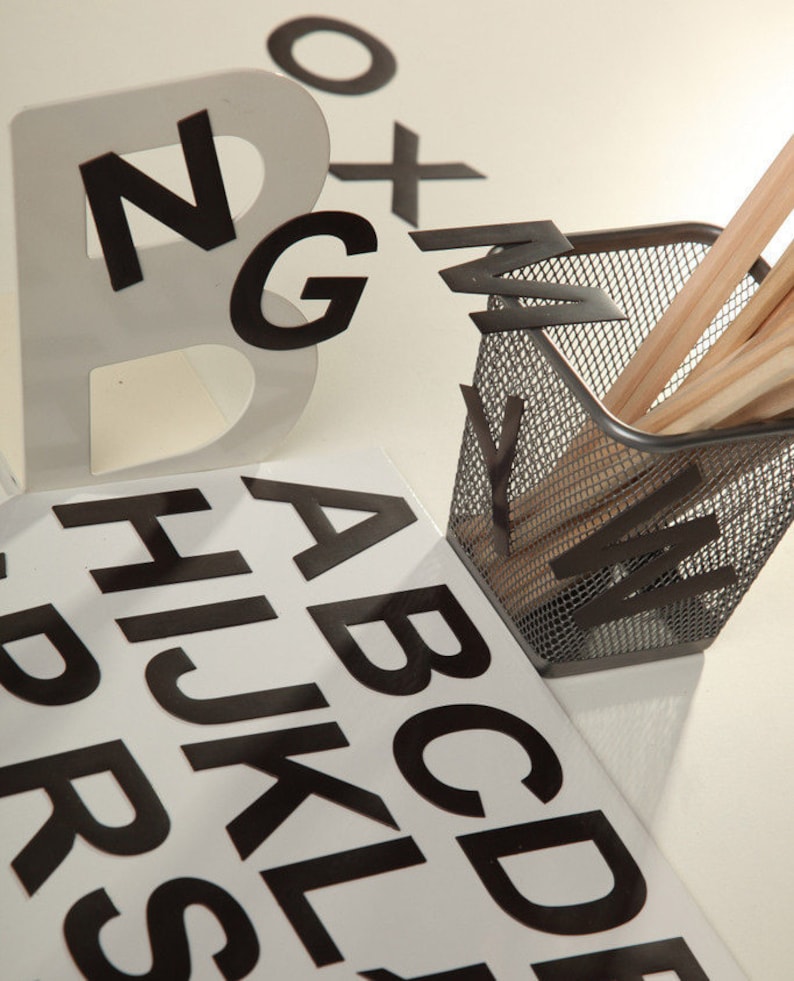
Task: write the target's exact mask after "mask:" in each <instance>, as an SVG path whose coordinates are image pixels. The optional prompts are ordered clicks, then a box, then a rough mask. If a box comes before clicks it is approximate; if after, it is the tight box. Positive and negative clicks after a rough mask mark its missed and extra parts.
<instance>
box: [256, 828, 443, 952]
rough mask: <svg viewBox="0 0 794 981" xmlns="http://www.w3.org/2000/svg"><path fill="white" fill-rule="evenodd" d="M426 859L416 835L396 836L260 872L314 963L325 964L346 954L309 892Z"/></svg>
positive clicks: (421, 862) (395, 869)
mask: <svg viewBox="0 0 794 981" xmlns="http://www.w3.org/2000/svg"><path fill="white" fill-rule="evenodd" d="M425 861H426V859H425V857H424V855H423V854H422V852H421V851H420V850H419V848H418V846H417V845H416V843H415V842H414V840H413V838H397V839H395V840H394V841H387V842H383V843H382V844H377V845H366V846H365V847H363V848H354V849H351V850H349V851H345V852H337V853H336V854H334V855H324V856H323V857H321V858H312V859H309V860H308V861H305V862H295V863H294V864H292V865H283V866H281V867H280V868H275V869H268V870H267V871H265V872H262V873H261V875H262V878H263V879H264V880H265V882H266V883H267V886H268V888H269V889H270V891H271V892H272V893H273V895H274V896H275V897H276V901H277V902H278V904H279V906H280V907H281V909H282V910H283V911H284V914H285V916H286V917H287V919H288V920H289V921H290V923H291V924H292V928H293V929H294V930H295V932H296V933H297V934H298V936H299V937H300V940H301V943H302V944H303V946H304V947H305V948H306V950H307V951H308V952H309V955H310V956H311V958H312V960H313V961H314V963H315V964H316V965H317V967H324V966H325V965H326V964H335V963H337V962H338V961H343V960H344V956H343V955H342V953H341V951H340V950H339V948H338V947H337V946H336V944H335V943H334V941H333V939H332V938H331V935H330V934H329V933H328V931H327V930H326V929H325V926H324V925H323V923H322V921H321V920H320V918H319V916H318V915H317V914H316V913H315V912H314V910H313V909H312V907H311V904H310V903H309V901H308V899H307V898H306V893H307V892H311V891H312V890H314V889H323V888H324V887H325V886H335V885H340V884H341V883H343V882H353V881H355V880H356V879H364V878H367V877H369V876H373V875H382V874H383V873H385V872H395V871H397V870H398V869H407V868H410V867H411V866H414V865H421V864H423V863H424V862H425Z"/></svg>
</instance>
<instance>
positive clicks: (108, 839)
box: [0, 740, 170, 896]
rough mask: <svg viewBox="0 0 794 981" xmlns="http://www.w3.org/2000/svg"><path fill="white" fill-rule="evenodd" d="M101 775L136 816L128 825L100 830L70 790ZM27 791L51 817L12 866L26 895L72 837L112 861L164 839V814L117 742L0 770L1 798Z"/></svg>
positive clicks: (40, 882) (41, 880) (46, 874)
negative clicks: (40, 798) (41, 797)
mask: <svg viewBox="0 0 794 981" xmlns="http://www.w3.org/2000/svg"><path fill="white" fill-rule="evenodd" d="M106 771H107V772H109V773H110V774H112V776H113V777H114V778H115V780H116V782H117V783H118V785H119V788H120V789H121V791H122V792H123V793H124V795H125V796H126V798H127V800H128V801H129V802H130V804H131V805H132V808H133V810H134V811H135V817H134V818H133V819H132V821H130V823H129V824H126V825H122V826H120V827H111V826H109V825H105V824H100V822H99V821H97V820H96V818H95V817H94V816H93V815H92V814H91V812H90V811H89V810H88V808H87V807H86V806H85V804H84V803H83V801H82V800H81V798H80V796H79V794H78V793H77V791H76V790H75V788H74V786H73V784H72V781H73V780H76V779H78V778H79V777H85V776H89V775H91V774H96V773H103V772H106ZM30 790H43V791H44V792H45V793H46V794H47V796H48V797H49V798H50V801H51V802H52V814H51V815H50V817H49V818H48V819H47V821H46V822H45V823H44V824H43V825H42V827H41V828H40V829H39V830H38V831H37V832H36V834H35V835H34V836H33V838H31V840H30V841H29V842H28V843H27V845H25V847H24V848H23V849H22V851H21V852H20V853H19V854H18V855H17V856H16V858H15V859H14V860H13V861H12V863H11V865H12V867H13V869H14V871H15V872H16V874H17V876H18V877H19V880H20V882H21V883H22V885H23V886H24V887H25V889H26V891H27V893H28V895H31V896H32V895H33V894H34V893H35V892H36V890H37V889H38V888H39V887H40V886H41V885H43V883H44V882H46V881H47V879H48V878H49V877H50V876H51V875H52V873H53V872H54V871H55V870H56V869H57V868H58V866H59V865H60V864H61V863H62V862H63V860H64V859H65V858H66V856H67V855H68V854H69V852H70V851H71V850H72V846H73V845H74V842H75V839H76V838H77V837H81V838H83V839H84V840H85V841H87V842H88V843H89V844H91V845H93V846H94V847H95V848H98V849H100V851H103V852H107V853H108V854H111V855H140V854H142V853H143V852H149V851H152V850H153V849H155V848H157V847H158V845H161V844H162V843H163V842H164V841H165V839H166V838H167V836H168V831H169V827H170V822H169V819H168V814H167V813H166V811H165V808H164V807H163V805H162V804H161V802H160V799H159V798H158V796H157V794H156V793H155V790H154V788H153V787H152V785H151V784H150V783H149V781H148V780H147V779H146V776H145V775H144V773H143V771H142V770H141V768H140V767H139V766H138V764H137V762H136V761H135V758H134V757H133V756H132V754H131V753H130V751H129V750H128V749H127V747H126V746H125V745H124V743H123V742H122V741H121V740H114V741H113V742H108V743H101V744H99V745H96V746H87V747H85V748H83V749H75V750H69V751H67V752H65V753H56V754H54V755H53V756H44V757H41V758H40V759H37V760H29V761H28V762H25V763H14V764H12V765H11V766H4V767H2V768H0V797H9V796H11V795H13V794H23V793H26V792H27V791H30Z"/></svg>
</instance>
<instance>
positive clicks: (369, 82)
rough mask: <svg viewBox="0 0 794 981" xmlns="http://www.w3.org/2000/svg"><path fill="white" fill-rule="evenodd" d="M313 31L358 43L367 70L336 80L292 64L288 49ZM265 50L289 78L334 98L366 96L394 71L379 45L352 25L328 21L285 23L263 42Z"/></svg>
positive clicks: (388, 53) (388, 54)
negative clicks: (364, 53)
mask: <svg viewBox="0 0 794 981" xmlns="http://www.w3.org/2000/svg"><path fill="white" fill-rule="evenodd" d="M316 31H332V32H333V33H335V34H344V35H345V37H349V38H352V39H353V40H354V41H358V42H359V43H360V44H362V45H363V46H364V47H365V48H366V49H367V51H368V52H369V54H370V57H371V59H372V63H371V64H370V66H369V68H368V69H367V70H366V71H365V72H363V73H362V74H361V75H357V76H355V77H354V78H338V79H337V78H327V77H326V76H324V75H316V74H315V73H314V72H310V71H309V70H308V69H307V68H304V67H303V65H301V64H300V63H299V62H298V61H297V60H296V58H295V55H294V54H293V53H292V49H293V48H294V46H295V43H296V42H297V41H300V40H301V38H304V37H306V35H307V34H314V33H315V32H316ZM267 50H268V51H269V52H270V57H271V58H272V59H273V61H275V63H276V64H277V65H278V66H279V68H282V69H283V70H284V71H285V72H288V73H289V74H290V75H292V77H293V78H297V79H298V81H299V82H303V83H304V85H311V86H313V87H314V88H317V89H322V91H323V92H333V93H335V94H336V95H366V93H368V92H375V91H377V89H382V88H383V86H384V85H387V84H388V83H389V82H390V81H391V80H392V78H393V77H394V73H395V72H396V71H397V62H396V61H395V60H394V55H393V54H392V53H391V51H390V50H389V49H388V48H387V47H386V45H385V44H383V42H382V41H379V40H378V39H377V38H376V37H373V36H372V35H371V34H367V32H366V31H362V30H361V28H359V27H355V26H354V25H353V24H347V23H346V22H345V21H343V20H335V19H334V18H332V17H296V18H295V19H294V20H289V21H287V23H286V24H282V25H281V26H280V27H277V28H276V30H275V31H273V33H272V34H271V35H270V37H269V38H268V39H267Z"/></svg>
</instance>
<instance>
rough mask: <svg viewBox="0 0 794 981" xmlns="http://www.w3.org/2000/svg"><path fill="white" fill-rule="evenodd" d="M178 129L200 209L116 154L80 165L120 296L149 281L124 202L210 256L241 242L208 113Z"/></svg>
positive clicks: (180, 124) (181, 122)
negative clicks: (236, 237) (142, 266)
mask: <svg viewBox="0 0 794 981" xmlns="http://www.w3.org/2000/svg"><path fill="white" fill-rule="evenodd" d="M177 127H178V130H179V139H180V141H181V143H182V150H183V152H184V155H185V164H186V166H187V171H188V175H189V176H190V184H191V187H192V188H193V195H194V197H195V199H196V203H195V204H191V203H190V202H189V201H185V200H184V198H180V197H179V195H177V194H174V193H173V191H169V190H168V188H167V187H163V185H162V184H158V183H157V181H155V180H152V178H151V177H147V175H146V174H144V173H143V172H142V171H140V170H138V169H137V168H136V167H133V166H132V164H130V163H127V161H126V160H124V159H123V158H122V157H120V156H119V155H118V154H116V153H105V154H103V155H102V156H100V157H96V158H95V159H94V160H87V161H86V162H85V163H83V164H80V174H81V176H82V178H83V186H84V187H85V193H86V196H87V197H88V203H89V204H90V206H91V211H92V213H93V215H94V221H95V222H96V228H97V233H98V234H99V241H100V242H101V243H102V251H103V253H104V255H105V264H106V266H107V270H108V275H109V276H110V283H111V286H112V287H113V289H114V290H123V289H125V288H126V287H127V286H132V285H133V284H134V283H139V282H141V280H142V279H143V272H142V271H141V265H140V262H139V261H138V254H137V252H136V250H135V243H134V242H133V241H132V235H131V234H130V226H129V224H128V222H127V217H126V215H125V214H124V206H123V204H122V203H121V199H122V198H126V199H127V200H128V201H131V202H132V203H133V204H135V205H137V206H138V207H139V208H142V209H143V210H144V211H145V212H146V213H147V214H149V215H151V216H152V217H153V218H156V219H157V220H158V221H160V222H162V223H163V224H164V225H168V227H169V228H171V229H173V230H174V231H175V232H179V234H180V235H182V236H184V237H185V238H186V239H188V240H189V241H191V242H192V243H193V244H194V245H198V246H200V247H201V248H202V249H204V250H205V251H209V250H210V249H215V248H217V247H218V246H219V245H224V244H225V243H226V242H231V241H232V239H234V238H235V231H234V222H233V221H232V216H231V212H230V211H229V202H228V201H227V200H226V190H225V188H224V186H223V177H222V176H221V169H220V165H219V164H218V156H217V154H216V152H215V144H214V143H213V140H212V127H211V126H210V118H209V115H208V113H207V111H206V109H204V110H202V111H201V112H197V113H195V115H193V116H188V117H186V118H185V119H180V120H179V122H178V124H177Z"/></svg>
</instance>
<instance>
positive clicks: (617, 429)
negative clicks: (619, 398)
mask: <svg viewBox="0 0 794 981" xmlns="http://www.w3.org/2000/svg"><path fill="white" fill-rule="evenodd" d="M718 233H719V229H717V228H714V227H712V226H707V225H695V224H686V225H665V226H655V227H650V228H638V229H625V230H618V231H609V232H597V233H592V234H587V235H579V236H569V240H570V242H571V244H572V245H573V250H572V251H571V252H568V253H565V254H564V255H561V256H557V257H554V258H552V259H547V260H544V261H542V262H537V263H534V264H532V265H530V266H525V267H523V268H521V269H517V270H515V271H513V272H511V273H509V274H508V275H510V276H511V277H513V278H519V279H532V280H538V281H549V282H557V283H560V282H563V283H571V284H578V285H590V286H597V287H600V288H601V289H602V290H604V291H605V292H606V293H607V294H608V295H609V296H610V297H611V298H612V299H613V300H614V301H615V302H616V303H617V304H618V306H619V307H620V308H621V309H622V310H623V311H624V313H625V314H626V316H627V319H626V320H625V321H612V322H604V323H590V324H584V325H565V326H558V327H557V326H551V327H545V328H543V329H528V330H518V331H504V332H501V333H489V334H484V335H483V338H482V341H481V345H480V350H479V354H478V359H477V366H476V370H475V377H474V388H475V389H476V391H477V392H478V393H479V399H480V404H481V407H482V412H483V415H484V418H485V421H486V423H487V425H488V427H489V429H490V433H491V436H492V439H493V442H494V443H496V442H497V441H498V438H499V434H500V430H501V426H502V423H503V419H506V416H505V407H506V404H507V402H508V398H509V397H510V396H517V397H518V398H519V399H521V400H522V401H523V405H524V410H523V416H522V418H521V423H520V426H519V428H518V434H517V437H516V443H515V456H514V458H513V461H512V467H511V469H510V474H509V479H508V483H507V506H508V510H507V528H506V530H508V533H509V538H508V542H509V544H508V550H507V554H504V548H502V549H500V548H499V545H498V541H497V537H496V536H495V535H494V512H493V492H492V483H491V480H492V475H491V473H489V467H488V465H487V464H486V460H485V457H484V454H483V450H482V446H481V443H480V441H479V439H478V436H477V433H476V431H475V427H474V426H473V425H472V419H471V416H470V417H469V419H467V423H466V427H465V431H464V435H463V442H462V446H461V451H460V457H459V463H458V470H457V476H456V481H455V487H454V491H453V497H452V504H451V511H450V519H449V527H448V539H449V540H450V542H451V543H452V545H453V547H455V549H456V550H457V551H458V553H459V554H460V555H461V557H462V558H463V559H464V561H465V562H466V564H467V565H468V566H469V568H470V569H471V571H472V572H473V573H474V574H475V576H476V578H477V579H478V580H479V582H480V584H481V585H482V586H483V588H484V590H485V592H486V593H487V594H488V595H489V596H490V598H491V600H492V602H493V603H494V604H495V605H496V607H497V609H498V610H499V611H500V612H501V614H502V615H503V617H504V619H505V620H506V622H507V623H508V625H509V626H510V627H511V629H512V631H513V632H514V634H515V635H516V637H517V638H518V640H519V642H520V643H521V645H522V647H523V648H524V650H525V651H526V653H527V654H528V656H529V657H530V659H531V660H532V662H533V663H534V664H535V665H536V666H537V668H538V669H539V670H540V671H542V672H543V673H545V674H568V673H574V672H579V671H586V670H592V669H595V668H605V667H612V666H617V665H621V664H628V663H636V662H638V661H644V660H653V659H657V658H662V657H670V656H674V655H678V654H686V653H694V652H697V651H702V650H704V649H705V648H706V647H707V646H708V645H709V644H710V643H711V642H712V641H713V640H714V638H715V637H716V636H717V634H718V632H719V631H720V630H721V628H722V627H723V625H724V624H725V622H726V620H727V619H728V617H729V616H730V615H731V613H732V612H733V610H734V609H735V608H736V606H737V604H738V603H739V601H740V600H741V598H742V596H743V595H744V594H745V592H746V591H747V589H748V588H749V586H750V585H751V583H752V582H753V580H754V579H755V577H756V576H757V575H758V573H759V571H760V570H761V568H762V566H763V565H764V563H765V562H766V560H767V559H768V557H769V555H770V554H771V553H772V551H773V550H774V548H775V547H776V545H777V544H778V542H779V541H780V539H781V538H782V537H783V535H784V533H785V532H786V530H787V529H788V527H789V525H790V524H791V522H792V520H793V519H794V487H793V486H792V474H794V466H793V464H794V421H792V420H789V421H787V422H782V421H781V422H774V423H765V424H763V425H754V426H745V427H742V428H734V429H722V430H717V431H710V432H701V433H695V434H686V435H681V436H652V435H650V434H648V433H644V432H641V431H639V430H637V429H633V428H631V427H628V426H625V425H623V424H622V423H621V422H620V421H619V420H617V419H616V418H615V417H614V416H612V415H610V413H608V412H607V411H606V410H605V408H604V407H603V405H602V403H601V402H600V399H601V398H602V397H603V396H604V394H605V393H606V392H607V391H608V390H609V389H610V387H611V386H612V384H613V383H614V381H615V379H616V378H617V376H618V375H619V374H620V372H621V371H622V369H623V367H624V366H625V364H626V363H627V362H628V360H629V359H630V357H631V356H632V354H633V353H634V351H635V350H636V348H637V347H638V346H639V344H640V343H641V341H642V340H643V338H644V337H645V335H646V334H647V333H648V332H649V331H650V330H651V328H652V327H653V326H654V324H655V323H656V322H657V321H658V319H659V317H660V316H661V314H662V313H663V311H664V310H665V309H666V307H667V306H668V305H669V303H670V301H671V300H672V298H673V296H674V295H675V293H676V292H677V291H678V289H680V287H681V286H682V284H683V283H684V282H685V281H686V279H687V277H688V276H689V275H690V274H691V272H692V271H693V269H694V268H695V267H696V266H697V265H698V263H699V262H700V260H701V259H702V258H703V256H704V255H705V253H706V252H707V250H708V248H709V247H710V244H711V243H712V242H713V241H714V239H715V238H716V236H717V234H718ZM766 271H768V267H767V266H766V264H765V263H764V262H763V261H762V260H759V262H758V263H757V264H756V266H754V267H753V269H752V270H751V272H750V273H749V274H748V275H747V276H746V277H745V279H744V280H743V282H742V283H741V284H740V285H739V287H737V289H736V290H735V291H734V293H733V295H732V296H731V297H730V298H729V300H728V302H727V303H726V304H725V306H724V307H723V309H722V311H721V312H720V314H719V315H718V316H717V318H715V320H714V322H713V323H712V325H711V327H710V328H709V330H708V331H707V333H706V334H705V335H704V336H703V337H702V338H701V340H700V342H699V343H698V346H697V347H696V348H695V349H694V350H693V351H692V352H691V353H690V355H689V357H688V358H687V361H686V362H685V363H684V364H683V365H682V366H681V369H680V370H679V372H678V373H677V374H676V375H675V377H674V378H672V379H671V380H670V382H669V384H668V386H667V387H666V388H665V390H664V392H663V393H662V394H661V396H660V400H661V399H662V398H664V397H666V396H667V395H668V394H670V393H671V392H672V391H674V390H675V388H676V387H677V386H678V384H679V383H680V381H681V380H682V379H683V378H684V377H685V376H686V375H687V373H688V372H689V370H690V369H691V367H692V366H693V365H694V364H695V363H696V362H697V361H698V360H699V359H700V357H702V355H703V354H704V353H705V351H706V350H707V349H708V348H709V347H710V346H711V344H712V343H713V342H714V341H715V340H716V338H717V337H718V336H719V335H720V334H721V333H722V331H723V330H724V329H725V327H726V326H727V325H728V324H729V323H730V322H731V320H732V319H733V318H734V317H735V315H736V313H737V312H738V311H739V310H740V309H741V307H742V306H743V305H744V304H745V303H746V302H747V300H748V299H749V297H750V296H751V295H752V293H753V292H754V290H755V289H756V287H757V285H758V283H759V282H760V280H761V279H762V278H763V276H764V275H765V274H766ZM490 302H491V306H492V308H493V307H496V308H498V307H499V306H500V304H502V303H503V302H504V301H503V299H500V298H499V297H492V298H491V301H490ZM521 302H522V303H523V302H526V303H532V302H535V301H532V300H527V301H524V300H522V301H521Z"/></svg>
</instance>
